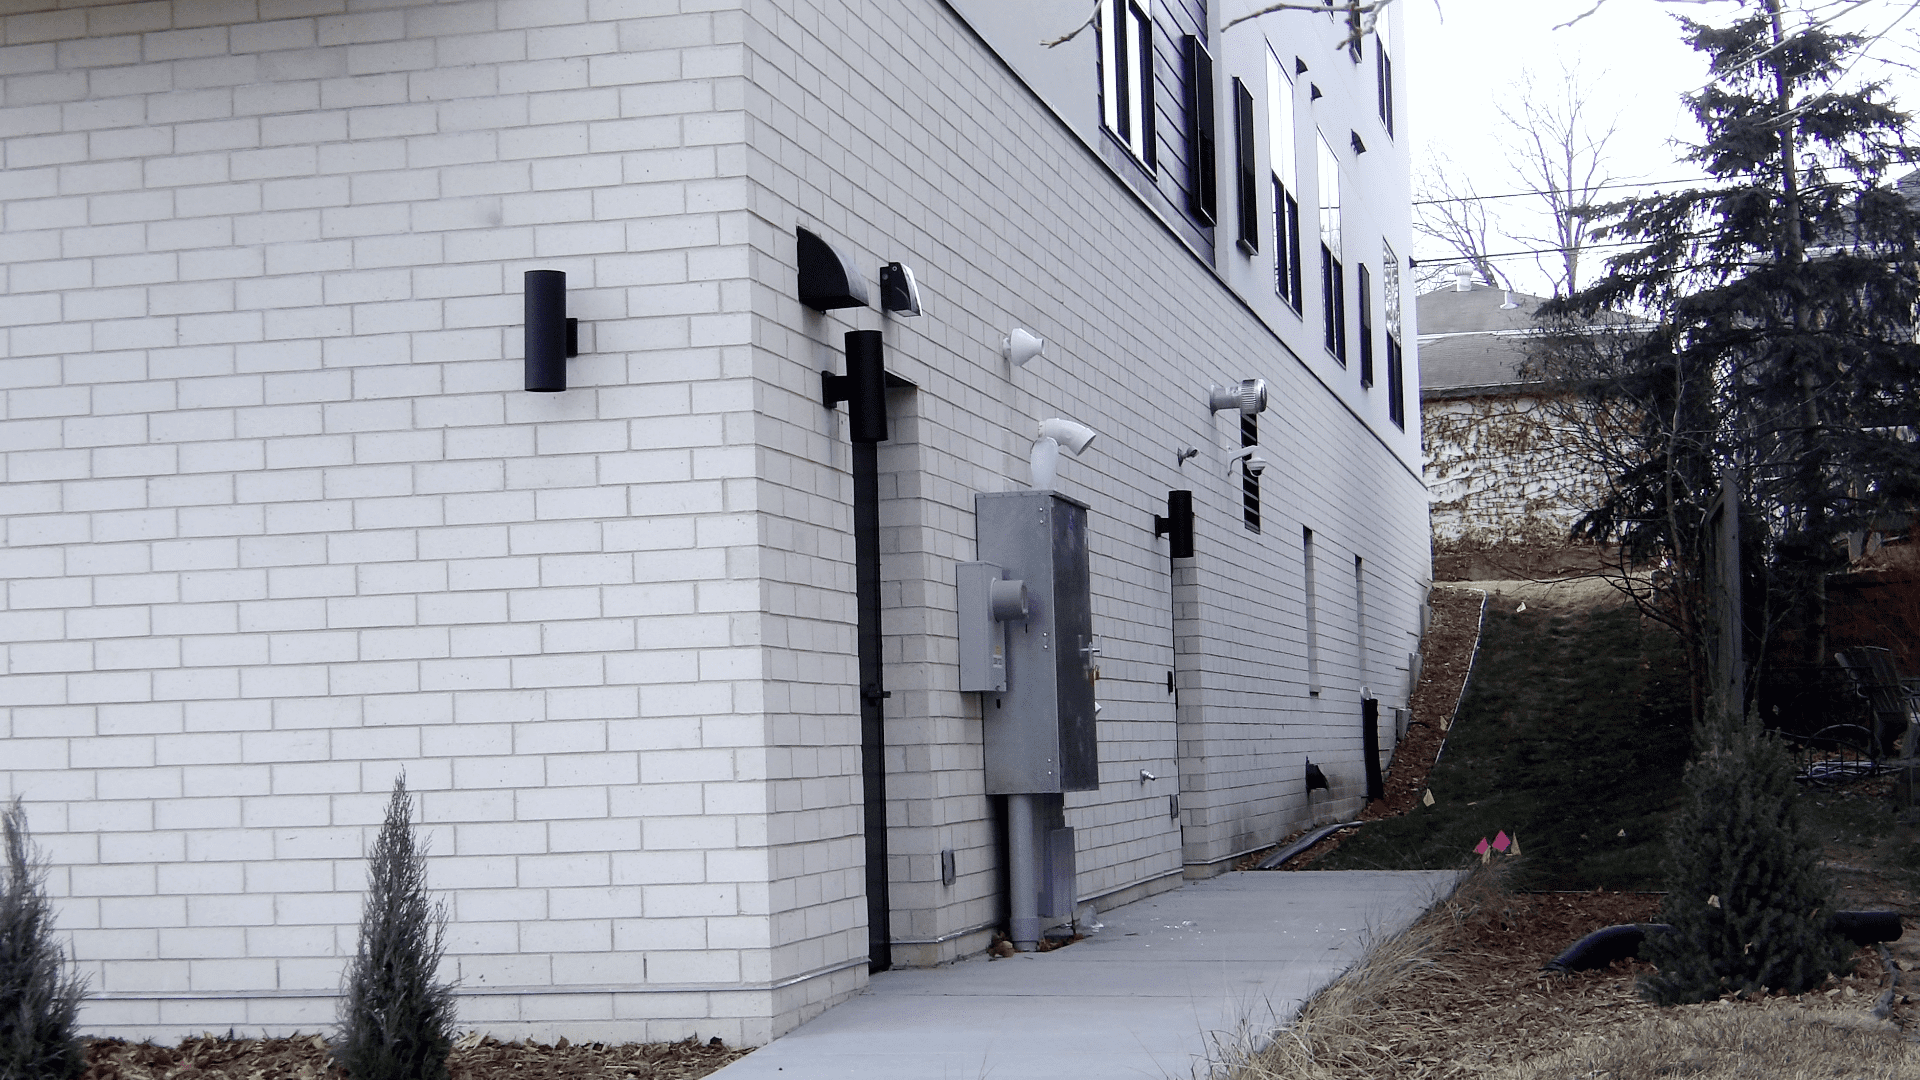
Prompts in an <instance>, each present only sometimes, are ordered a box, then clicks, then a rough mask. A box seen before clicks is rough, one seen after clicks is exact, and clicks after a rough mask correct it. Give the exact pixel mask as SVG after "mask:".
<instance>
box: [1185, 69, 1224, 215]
mask: <svg viewBox="0 0 1920 1080" xmlns="http://www.w3.org/2000/svg"><path fill="white" fill-rule="evenodd" d="M1181 52H1182V54H1183V56H1184V58H1185V60H1186V69H1187V70H1186V72H1185V74H1186V91H1187V100H1186V106H1187V212H1188V213H1190V214H1192V215H1193V217H1194V220H1196V221H1198V222H1200V223H1201V224H1203V225H1215V224H1218V222H1219V216H1220V176H1219V146H1218V138H1219V124H1218V119H1217V117H1216V115H1215V112H1214V93H1213V55H1212V54H1211V53H1209V52H1207V46H1206V45H1205V43H1203V42H1202V41H1201V40H1200V39H1199V38H1198V37H1195V36H1194V35H1192V34H1188V35H1186V36H1185V37H1183V38H1182V39H1181Z"/></svg>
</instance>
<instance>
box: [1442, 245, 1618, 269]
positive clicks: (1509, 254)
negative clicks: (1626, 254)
mask: <svg viewBox="0 0 1920 1080" xmlns="http://www.w3.org/2000/svg"><path fill="white" fill-rule="evenodd" d="M1645 246H1646V241H1644V240H1619V241H1613V242H1609V243H1605V244H1581V245H1580V247H1579V248H1578V250H1579V251H1581V252H1588V251H1599V250H1600V249H1602V248H1621V247H1645ZM1566 250H1567V249H1566V248H1557V247H1549V248H1527V249H1525V250H1523V251H1495V252H1489V253H1488V254H1485V255H1475V256H1473V257H1472V258H1471V259H1469V258H1468V257H1467V256H1465V255H1461V254H1457V253H1456V254H1453V255H1448V256H1445V257H1442V258H1435V259H1422V258H1419V257H1415V258H1413V259H1412V260H1410V261H1411V262H1412V264H1413V265H1414V266H1419V265H1420V264H1421V263H1428V264H1432V263H1440V262H1458V263H1463V262H1478V261H1480V260H1482V259H1488V260H1491V259H1524V258H1526V257H1528V256H1530V255H1559V254H1562V253H1563V252H1565V251H1566Z"/></svg>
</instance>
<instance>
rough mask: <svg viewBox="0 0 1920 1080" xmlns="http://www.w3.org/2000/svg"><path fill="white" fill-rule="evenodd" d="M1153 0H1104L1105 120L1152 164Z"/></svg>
mask: <svg viewBox="0 0 1920 1080" xmlns="http://www.w3.org/2000/svg"><path fill="white" fill-rule="evenodd" d="M1148 2H1149V0H1101V3H1100V11H1099V26H1100V109H1101V120H1102V122H1103V123H1105V124H1106V126H1107V130H1108V131H1111V132H1113V134H1114V137H1115V138H1117V139H1119V140H1120V142H1121V143H1122V144H1123V145H1125V146H1126V148H1127V149H1128V150H1131V151H1133V156H1134V157H1136V158H1138V159H1140V162H1141V164H1143V165H1145V166H1146V167H1147V168H1149V169H1151V168H1153V18H1152V12H1151V10H1150V9H1149V8H1148V6H1147V4H1148Z"/></svg>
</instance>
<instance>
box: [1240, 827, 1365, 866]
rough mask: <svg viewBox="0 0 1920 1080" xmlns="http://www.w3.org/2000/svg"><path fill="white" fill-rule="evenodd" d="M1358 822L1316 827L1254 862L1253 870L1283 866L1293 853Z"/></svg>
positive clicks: (1303, 849) (1295, 853)
mask: <svg viewBox="0 0 1920 1080" xmlns="http://www.w3.org/2000/svg"><path fill="white" fill-rule="evenodd" d="M1359 824H1360V823H1359V822H1357V821H1342V822H1340V823H1339V824H1337V825H1325V826H1322V827H1320V828H1318V829H1315V830H1313V831H1312V832H1310V833H1308V834H1307V835H1305V836H1303V837H1301V838H1300V839H1298V840H1295V841H1294V842H1293V843H1291V844H1288V845H1287V846H1286V847H1283V848H1281V849H1280V850H1279V851H1276V852H1274V853H1273V854H1271V855H1269V856H1267V857H1266V858H1264V859H1261V860H1260V861H1259V862H1258V863H1255V864H1254V867H1253V868H1254V869H1255V870H1278V869H1279V868H1280V867H1281V866H1284V865H1285V864H1286V862H1287V860H1288V859H1291V858H1293V857H1294V856H1295V855H1298V854H1300V853H1301V852H1303V851H1305V850H1307V849H1308V848H1310V847H1312V846H1313V845H1315V844H1317V843H1319V842H1320V841H1322V840H1325V839H1326V838H1327V837H1329V836H1332V835H1333V834H1334V833H1337V832H1339V831H1340V830H1341V829H1351V828H1353V827H1355V826H1357V825H1359Z"/></svg>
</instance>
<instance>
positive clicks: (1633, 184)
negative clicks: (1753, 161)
mask: <svg viewBox="0 0 1920 1080" xmlns="http://www.w3.org/2000/svg"><path fill="white" fill-rule="evenodd" d="M1712 179H1714V177H1711V176H1695V177H1690V178H1688V179H1684V180H1646V181H1627V180H1623V181H1621V182H1619V183H1616V184H1594V185H1592V186H1590V187H1581V188H1579V189H1577V190H1580V191H1600V190H1602V189H1605V188H1648V187H1667V186H1669V185H1673V184H1698V183H1703V182H1705V181H1708V180H1712ZM1551 194H1555V193H1554V192H1548V191H1505V192H1501V193H1500V194H1498V195H1460V196H1455V197H1452V198H1446V199H1415V200H1413V205H1415V206H1438V205H1440V204H1442V203H1463V202H1486V201H1487V200H1489V199H1524V198H1528V197H1531V196H1541V195H1551ZM1563 194H1564V193H1563Z"/></svg>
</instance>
